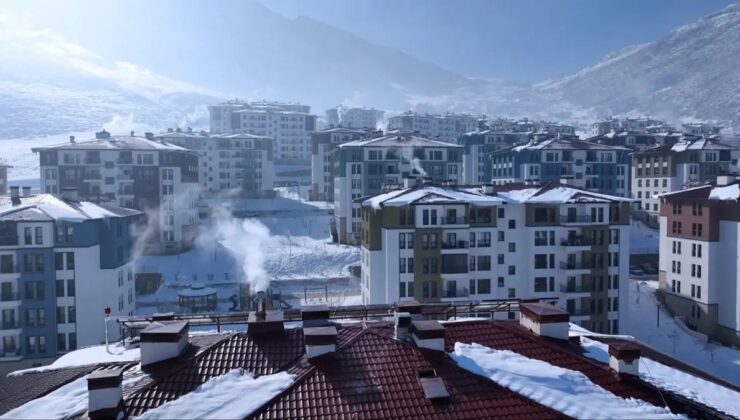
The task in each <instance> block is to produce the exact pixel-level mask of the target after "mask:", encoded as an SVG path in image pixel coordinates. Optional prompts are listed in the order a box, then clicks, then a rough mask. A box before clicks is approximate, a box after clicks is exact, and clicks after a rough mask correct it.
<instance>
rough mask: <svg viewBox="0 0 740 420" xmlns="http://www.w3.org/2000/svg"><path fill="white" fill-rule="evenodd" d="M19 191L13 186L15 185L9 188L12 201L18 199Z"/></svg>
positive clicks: (18, 188)
mask: <svg viewBox="0 0 740 420" xmlns="http://www.w3.org/2000/svg"><path fill="white" fill-rule="evenodd" d="M19 191H20V187H18V186H15V185H13V186H11V187H10V198H11V199H13V200H17V199H18V197H20V193H19Z"/></svg>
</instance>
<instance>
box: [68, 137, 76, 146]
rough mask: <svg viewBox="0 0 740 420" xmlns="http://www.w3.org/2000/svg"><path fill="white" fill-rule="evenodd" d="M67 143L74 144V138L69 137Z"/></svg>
mask: <svg viewBox="0 0 740 420" xmlns="http://www.w3.org/2000/svg"><path fill="white" fill-rule="evenodd" d="M69 142H70V143H72V144H74V143H75V136H69Z"/></svg>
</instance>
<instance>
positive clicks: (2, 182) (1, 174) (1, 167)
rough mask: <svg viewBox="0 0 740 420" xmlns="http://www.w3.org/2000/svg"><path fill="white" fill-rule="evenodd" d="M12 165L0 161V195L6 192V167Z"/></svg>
mask: <svg viewBox="0 0 740 420" xmlns="http://www.w3.org/2000/svg"><path fill="white" fill-rule="evenodd" d="M10 168H12V166H10V165H8V164H7V163H4V162H1V161H0V195H6V194H8V169H10Z"/></svg>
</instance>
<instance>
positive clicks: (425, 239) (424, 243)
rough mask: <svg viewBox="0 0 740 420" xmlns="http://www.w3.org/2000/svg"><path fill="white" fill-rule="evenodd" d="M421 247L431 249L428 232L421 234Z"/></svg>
mask: <svg viewBox="0 0 740 420" xmlns="http://www.w3.org/2000/svg"><path fill="white" fill-rule="evenodd" d="M421 247H422V248H423V249H429V235H428V234H426V233H423V234H422V235H421Z"/></svg>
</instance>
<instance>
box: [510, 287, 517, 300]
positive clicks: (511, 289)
mask: <svg viewBox="0 0 740 420" xmlns="http://www.w3.org/2000/svg"><path fill="white" fill-rule="evenodd" d="M515 297H516V289H515V288H513V287H509V298H510V299H513V298H515Z"/></svg>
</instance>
